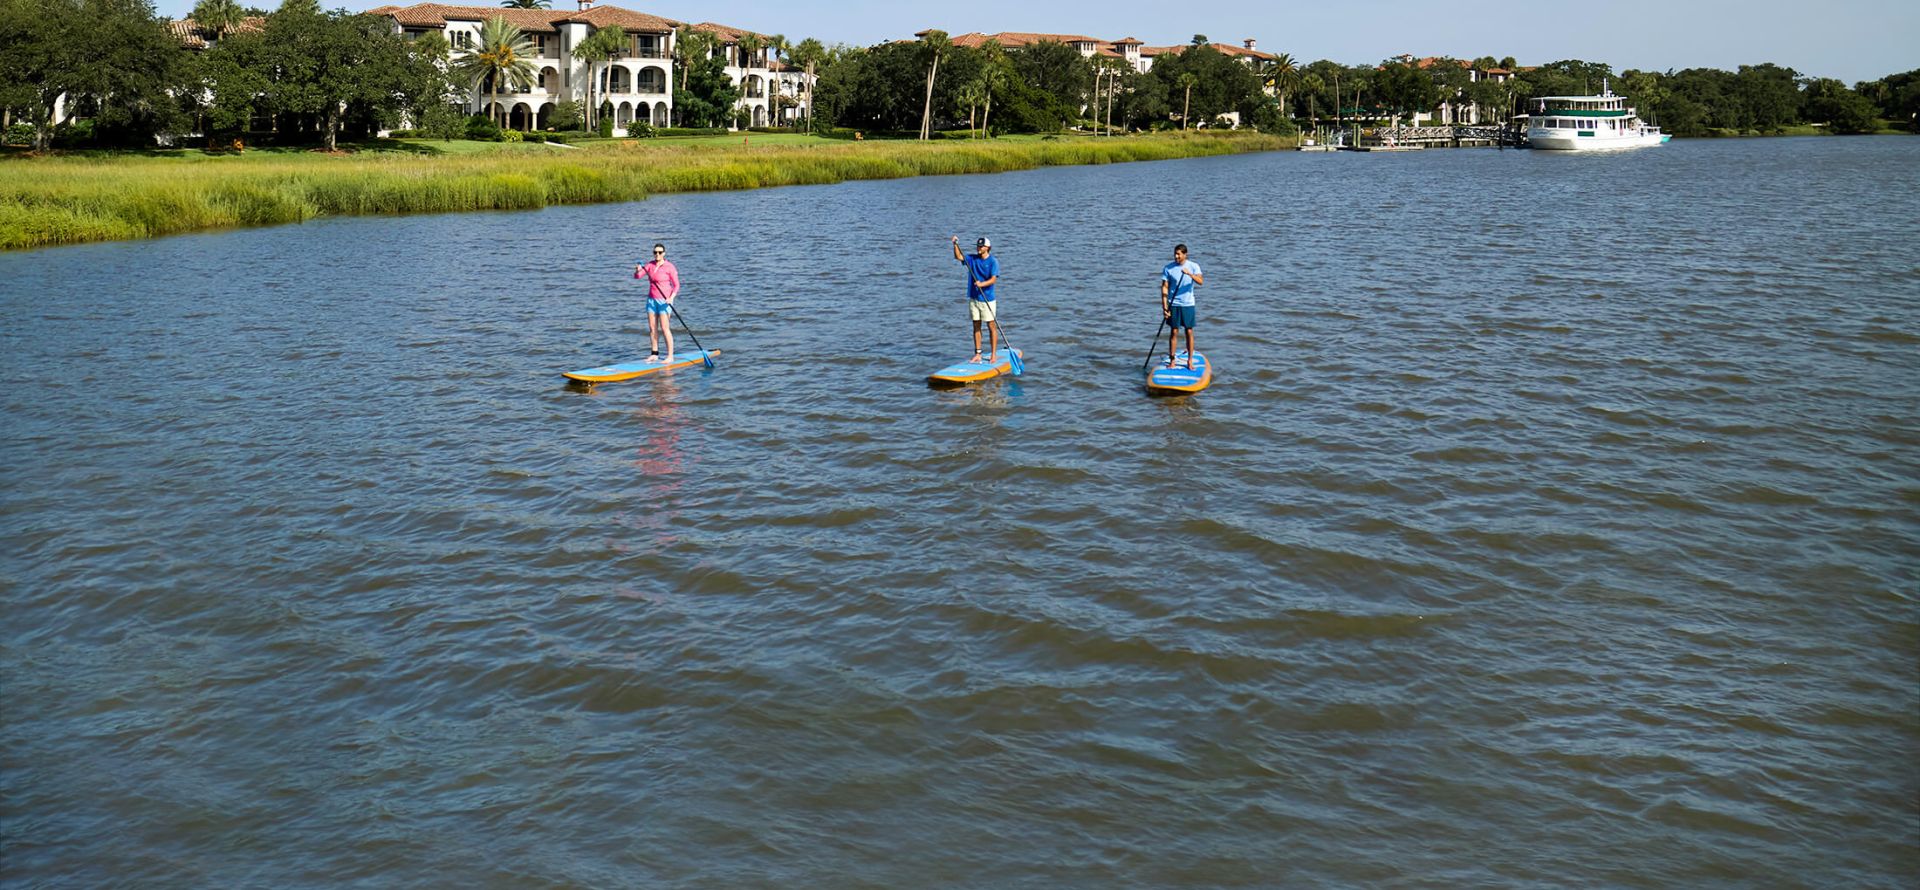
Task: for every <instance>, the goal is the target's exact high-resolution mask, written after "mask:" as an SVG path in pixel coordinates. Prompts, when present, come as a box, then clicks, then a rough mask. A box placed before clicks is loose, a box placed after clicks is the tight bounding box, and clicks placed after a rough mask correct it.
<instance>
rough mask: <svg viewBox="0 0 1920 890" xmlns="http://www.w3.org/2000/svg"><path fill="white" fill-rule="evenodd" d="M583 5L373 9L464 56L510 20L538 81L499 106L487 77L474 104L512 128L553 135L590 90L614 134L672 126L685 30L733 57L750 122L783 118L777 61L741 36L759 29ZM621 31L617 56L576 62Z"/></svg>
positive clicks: (507, 93) (408, 33)
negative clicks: (567, 106) (488, 27)
mask: <svg viewBox="0 0 1920 890" xmlns="http://www.w3.org/2000/svg"><path fill="white" fill-rule="evenodd" d="M577 4H578V8H576V9H572V10H554V9H512V8H503V7H498V6H450V5H445V4H440V3H418V4H414V5H412V6H382V7H377V8H375V9H370V10H368V11H367V12H368V14H370V15H378V16H384V17H386V18H388V19H390V20H391V21H392V22H393V27H394V30H395V31H396V32H397V33H399V34H401V35H402V36H404V37H406V38H408V39H417V38H418V37H420V36H421V35H423V34H426V33H428V32H430V31H438V32H440V33H441V34H442V35H444V36H445V37H446V40H447V43H448V45H450V46H452V47H453V52H454V54H455V55H456V56H458V55H460V54H461V53H465V52H470V51H472V50H473V49H475V48H476V47H477V46H478V43H479V40H480V27H481V25H482V24H483V23H485V22H486V21H487V20H488V19H493V18H501V19H505V20H506V21H507V22H508V23H509V24H511V25H513V26H515V27H517V28H519V29H520V30H521V32H522V33H524V34H526V35H527V37H528V38H529V39H530V40H531V42H532V43H533V46H534V57H533V58H532V59H531V60H530V61H531V62H532V63H533V68H534V71H535V77H534V81H533V83H532V84H531V85H529V86H527V87H524V88H519V89H511V90H509V89H504V88H503V89H502V90H501V92H500V95H499V101H498V104H497V105H496V104H494V96H493V90H492V84H490V83H487V82H486V81H484V80H483V81H482V82H480V83H477V84H474V85H473V87H472V89H471V90H470V91H469V94H468V97H467V109H468V110H469V111H470V112H473V113H476V114H477V113H488V112H491V113H494V114H496V115H498V116H499V117H501V118H502V119H504V120H505V121H506V123H507V126H508V127H510V128H512V129H517V130H544V129H549V128H550V122H551V120H552V116H553V112H554V109H555V108H556V107H557V106H558V105H559V104H560V103H561V102H567V101H575V102H581V103H583V104H584V103H585V102H587V100H588V92H589V91H588V84H589V83H591V84H592V90H591V92H592V102H593V104H594V105H596V106H600V107H601V108H603V109H605V108H608V107H611V109H612V112H613V113H612V115H611V120H612V121H613V129H614V133H615V134H616V135H622V136H624V135H627V134H628V133H629V130H630V129H631V128H633V127H634V126H635V125H638V124H650V125H652V126H655V127H666V126H672V125H673V124H674V123H675V119H674V115H673V90H674V62H673V59H674V49H675V43H676V41H677V39H678V37H677V32H678V29H679V28H682V27H687V28H691V29H693V30H697V31H703V32H706V33H708V34H710V35H712V36H713V37H714V43H715V48H714V53H715V55H721V56H724V57H725V58H726V60H727V68H726V73H727V76H728V77H729V78H731V79H732V80H733V82H734V83H735V84H737V85H739V87H740V91H741V93H742V99H741V109H742V112H743V116H744V117H745V118H747V120H748V121H749V122H750V123H751V124H752V125H754V126H765V125H767V124H768V123H769V122H770V121H772V120H774V119H775V118H774V116H773V115H772V113H771V111H770V108H771V106H772V104H773V103H772V101H771V96H772V95H773V94H774V93H775V87H774V82H775V79H776V78H775V73H776V72H775V71H774V69H773V68H772V67H771V66H772V65H773V64H775V63H774V62H773V61H772V60H771V59H770V58H769V52H768V50H766V49H761V50H759V51H757V52H754V53H751V54H748V53H742V52H741V51H740V38H741V37H742V36H745V35H748V34H754V32H751V31H745V30H742V29H738V28H730V27H727V26H725V25H718V24H714V23H712V22H704V23H701V24H688V23H685V22H680V21H677V20H674V19H669V18H666V17H663V16H657V15H653V14H650V13H644V12H638V11H635V10H631V9H625V8H622V7H619V6H601V5H597V4H596V3H595V2H594V0H577ZM616 26H617V27H619V28H620V29H621V31H622V32H623V33H624V34H625V36H626V39H625V43H624V45H623V46H622V48H621V50H620V52H619V53H617V54H616V55H615V57H614V58H612V59H610V60H607V61H602V62H599V63H597V64H593V65H589V63H588V62H586V61H585V60H582V59H579V58H577V57H576V56H575V54H574V49H575V48H576V47H578V46H579V45H580V43H581V41H583V40H586V39H587V38H588V37H589V36H591V35H593V34H594V33H595V32H597V31H600V30H602V29H605V28H611V27H616ZM754 36H755V37H756V38H760V39H762V40H764V39H765V38H763V37H761V35H758V34H754ZM795 76H796V77H799V75H795ZM792 79H793V78H791V77H790V78H788V80H792ZM798 101H799V99H798V98H796V103H797V102H798ZM803 113H804V108H803V107H802V106H800V105H798V104H796V105H795V106H794V114H796V115H798V114H803Z"/></svg>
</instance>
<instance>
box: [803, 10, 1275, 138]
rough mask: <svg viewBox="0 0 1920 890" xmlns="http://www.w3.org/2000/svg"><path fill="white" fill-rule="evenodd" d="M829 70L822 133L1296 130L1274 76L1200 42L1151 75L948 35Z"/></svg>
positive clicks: (837, 53)
mask: <svg viewBox="0 0 1920 890" xmlns="http://www.w3.org/2000/svg"><path fill="white" fill-rule="evenodd" d="M823 61H824V63H825V64H824V65H823V66H822V67H821V69H820V72H819V83H818V85H817V86H816V88H815V96H814V99H815V105H814V113H815V114H816V115H818V117H819V119H820V120H821V122H823V123H826V124H830V125H832V126H835V127H841V128H851V129H856V130H863V131H868V132H878V133H908V132H913V133H920V134H922V135H931V134H932V132H933V131H936V130H956V131H957V130H959V129H961V128H963V127H964V128H966V129H967V130H969V131H972V132H987V133H992V132H1018V133H1055V132H1060V131H1063V130H1066V129H1068V128H1070V127H1080V128H1095V129H1099V128H1105V127H1109V126H1110V127H1112V128H1114V129H1118V130H1145V129H1166V128H1180V127H1185V126H1189V125H1190V126H1196V127H1197V126H1201V125H1214V124H1216V123H1217V122H1218V121H1219V119H1220V118H1221V116H1222V115H1226V114H1229V113H1236V114H1238V115H1239V119H1240V122H1241V123H1242V125H1246V126H1253V127H1256V128H1258V129H1261V130H1263V131H1270V132H1286V131H1290V129H1291V127H1292V124H1291V123H1290V122H1289V121H1287V120H1286V119H1285V117H1284V116H1283V115H1281V113H1280V106H1279V105H1278V103H1276V102H1275V101H1274V99H1273V97H1271V96H1269V95H1268V93H1267V86H1266V82H1265V80H1264V79H1263V78H1264V74H1265V70H1264V69H1263V68H1258V67H1254V66H1249V65H1247V64H1244V63H1242V62H1240V61H1238V60H1237V59H1235V58H1233V57H1231V56H1228V55H1226V54H1224V53H1222V52H1220V51H1219V50H1218V49H1216V48H1214V47H1213V46H1211V45H1209V44H1208V42H1207V39H1206V36H1205V35H1201V34H1196V35H1194V39H1193V42H1192V43H1191V44H1190V45H1188V46H1186V47H1184V48H1182V49H1181V50H1180V51H1178V52H1174V53H1168V54H1165V55H1162V56H1160V57H1159V58H1158V59H1156V60H1155V62H1154V65H1153V67H1152V68H1151V69H1150V70H1149V71H1147V72H1146V73H1141V72H1139V71H1137V70H1135V69H1134V67H1133V66H1132V65H1130V64H1127V63H1126V62H1125V61H1123V60H1121V59H1117V58H1111V57H1104V56H1093V57H1090V58H1089V57H1083V56H1082V55H1081V54H1080V52H1079V51H1078V50H1076V49H1074V48H1072V47H1070V46H1067V45H1066V44H1064V43H1057V42H1052V41H1039V42H1036V43H1031V44H1028V45H1025V46H1020V47H1015V48H1012V49H1006V48H1002V47H1001V46H1000V45H999V44H997V43H992V42H988V43H985V44H983V45H981V46H979V47H969V46H962V45H956V44H954V43H952V42H951V40H950V39H949V37H948V36H947V35H946V34H945V33H944V32H941V31H929V32H927V33H926V34H925V35H924V36H923V37H922V38H921V39H920V40H918V41H900V42H894V43H883V44H880V45H878V46H872V47H846V46H837V47H833V48H832V49H830V50H828V51H827V53H826V54H825V58H824V60H823Z"/></svg>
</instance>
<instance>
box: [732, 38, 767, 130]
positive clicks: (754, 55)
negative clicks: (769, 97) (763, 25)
mask: <svg viewBox="0 0 1920 890" xmlns="http://www.w3.org/2000/svg"><path fill="white" fill-rule="evenodd" d="M766 45H767V41H766V38H763V37H761V36H760V35H758V34H754V33H751V32H749V33H745V34H741V35H740V40H739V42H737V43H736V44H735V45H734V49H735V51H737V52H738V53H739V54H740V72H741V73H740V102H741V103H742V104H741V106H740V107H739V109H738V113H737V114H736V115H735V118H736V120H737V121H740V127H741V129H745V128H746V127H748V126H750V125H751V124H752V123H753V115H752V113H751V112H749V111H748V110H747V107H746V105H745V104H744V103H745V102H746V100H747V99H748V98H750V97H752V95H753V94H752V93H751V92H750V90H749V88H748V86H747V78H748V77H749V76H750V72H752V70H753V69H754V67H755V63H756V62H758V61H759V59H760V51H761V50H762V49H765V48H766ZM763 92H764V90H763Z"/></svg>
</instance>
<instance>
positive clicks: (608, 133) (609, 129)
mask: <svg viewBox="0 0 1920 890" xmlns="http://www.w3.org/2000/svg"><path fill="white" fill-rule="evenodd" d="M600 138H602V139H612V138H613V115H612V114H608V115H607V116H606V117H603V118H601V119H600Z"/></svg>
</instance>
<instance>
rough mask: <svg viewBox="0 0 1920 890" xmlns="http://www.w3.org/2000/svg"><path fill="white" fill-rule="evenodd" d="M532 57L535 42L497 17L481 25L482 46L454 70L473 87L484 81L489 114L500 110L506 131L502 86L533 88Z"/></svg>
mask: <svg viewBox="0 0 1920 890" xmlns="http://www.w3.org/2000/svg"><path fill="white" fill-rule="evenodd" d="M533 57H534V48H533V41H532V40H531V39H529V38H528V37H527V35H526V34H524V33H522V32H521V30H520V29H519V28H518V27H515V26H514V25H512V24H509V23H508V22H507V20H506V19H504V18H501V17H499V16H494V17H493V18H490V19H487V20H486V21H485V22H482V23H481V25H480V45H479V46H477V47H474V49H473V50H472V51H471V52H469V53H468V54H467V55H465V56H463V57H461V59H460V61H459V62H458V63H456V66H455V70H457V71H459V72H460V74H461V75H462V76H464V77H465V78H466V80H467V82H468V83H470V84H479V83H480V82H481V81H483V80H484V81H486V82H487V83H488V85H489V87H490V89H489V91H488V92H489V95H488V114H489V115H492V114H493V113H494V112H496V111H497V112H498V113H499V121H498V124H499V126H501V127H502V128H504V127H506V125H507V112H506V109H505V108H501V107H500V87H501V85H502V84H505V85H506V86H507V87H508V88H509V89H522V88H531V87H532V86H533V77H534V71H533V61H532V60H533Z"/></svg>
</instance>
